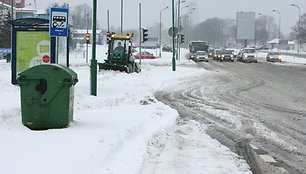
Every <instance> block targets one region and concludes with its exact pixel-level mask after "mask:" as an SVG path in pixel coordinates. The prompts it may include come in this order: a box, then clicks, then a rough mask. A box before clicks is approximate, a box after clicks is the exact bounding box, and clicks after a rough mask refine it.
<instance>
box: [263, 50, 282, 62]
mask: <svg viewBox="0 0 306 174" xmlns="http://www.w3.org/2000/svg"><path fill="white" fill-rule="evenodd" d="M266 60H267V62H281V61H282V59H281V56H280V54H279V52H269V53H268V54H267V56H266Z"/></svg>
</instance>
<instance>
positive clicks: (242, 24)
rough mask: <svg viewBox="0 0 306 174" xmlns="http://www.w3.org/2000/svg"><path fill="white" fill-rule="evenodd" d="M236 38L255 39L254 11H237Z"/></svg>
mask: <svg viewBox="0 0 306 174" xmlns="http://www.w3.org/2000/svg"><path fill="white" fill-rule="evenodd" d="M236 21H237V39H238V40H255V12H237V15H236Z"/></svg>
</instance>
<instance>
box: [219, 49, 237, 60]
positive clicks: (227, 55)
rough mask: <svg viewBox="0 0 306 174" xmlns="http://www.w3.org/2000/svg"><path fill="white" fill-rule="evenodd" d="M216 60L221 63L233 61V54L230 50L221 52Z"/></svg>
mask: <svg viewBox="0 0 306 174" xmlns="http://www.w3.org/2000/svg"><path fill="white" fill-rule="evenodd" d="M218 60H220V61H221V62H222V61H231V62H233V61H234V54H233V52H232V51H231V50H221V52H220V54H219V58H218Z"/></svg>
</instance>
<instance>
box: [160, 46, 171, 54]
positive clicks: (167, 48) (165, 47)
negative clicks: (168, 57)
mask: <svg viewBox="0 0 306 174" xmlns="http://www.w3.org/2000/svg"><path fill="white" fill-rule="evenodd" d="M162 51H163V52H172V47H171V46H168V45H165V46H163V48H162Z"/></svg>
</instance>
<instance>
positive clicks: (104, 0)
mask: <svg viewBox="0 0 306 174" xmlns="http://www.w3.org/2000/svg"><path fill="white" fill-rule="evenodd" d="M97 1H98V23H99V25H101V26H102V27H103V28H106V27H107V20H106V16H107V15H106V14H107V9H109V10H110V18H111V21H110V25H111V26H116V27H120V3H121V0H97ZM123 1H124V18H123V29H131V28H138V26H139V24H138V21H139V18H138V12H139V10H138V6H139V3H142V26H143V27H149V26H151V25H154V24H156V23H159V14H160V10H161V9H163V8H164V7H166V6H169V9H167V10H165V11H163V13H162V14H163V16H162V20H163V23H164V26H165V27H167V28H168V27H170V26H171V8H170V7H171V3H172V1H171V0H123ZM175 1H177V0H175ZM181 1H182V0H181ZM54 2H60V3H68V4H69V5H70V7H72V8H73V7H75V6H77V5H81V4H84V3H88V4H89V5H90V6H92V1H91V0H66V1H65V0H36V3H37V8H38V9H45V8H47V7H48V6H49V5H50V4H51V3H54ZM192 2H193V3H196V4H197V10H196V11H194V20H193V21H194V22H202V21H204V20H206V19H207V18H213V17H220V18H233V19H235V18H236V12H237V11H245V12H248V11H253V12H256V14H257V13H262V14H264V15H270V16H274V17H275V19H276V23H277V24H278V18H279V15H278V14H277V13H275V12H273V9H275V10H277V11H279V12H280V13H281V31H282V32H283V33H285V34H288V33H289V32H290V31H291V27H292V26H293V25H294V24H295V23H296V22H297V21H298V14H299V12H298V9H297V8H296V7H292V6H290V4H291V3H294V4H296V5H298V6H300V8H301V13H302V14H303V13H305V11H306V3H305V0H210V1H208V0H186V2H185V3H182V4H181V7H183V6H185V5H187V4H188V3H192ZM26 3H31V4H32V7H33V8H34V5H33V4H34V0H26ZM187 9H188V8H184V9H183V10H182V11H181V13H182V14H184V13H187ZM256 17H258V15H256Z"/></svg>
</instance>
